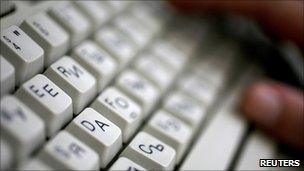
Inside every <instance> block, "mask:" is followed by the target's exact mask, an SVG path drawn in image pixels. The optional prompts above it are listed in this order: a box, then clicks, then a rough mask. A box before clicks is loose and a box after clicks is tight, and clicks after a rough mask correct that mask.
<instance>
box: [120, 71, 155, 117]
mask: <svg viewBox="0 0 304 171" xmlns="http://www.w3.org/2000/svg"><path fill="white" fill-rule="evenodd" d="M116 86H117V87H118V88H120V89H121V90H122V91H123V92H124V93H126V94H127V95H128V96H130V97H131V98H133V99H134V101H136V102H137V103H139V104H140V105H141V107H142V109H143V114H144V116H147V114H148V113H149V112H150V110H151V109H152V107H153V106H154V105H155V103H156V101H157V99H158V98H159V95H160V94H159V91H158V89H157V88H156V87H154V85H152V83H150V82H149V81H148V80H147V79H146V78H144V77H142V76H141V75H139V74H138V73H137V72H135V71H133V70H126V71H124V72H123V73H122V74H121V75H120V76H119V77H118V78H117V80H116Z"/></svg>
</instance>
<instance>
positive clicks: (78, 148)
mask: <svg viewBox="0 0 304 171" xmlns="http://www.w3.org/2000/svg"><path fill="white" fill-rule="evenodd" d="M38 158H39V159H41V160H42V161H44V162H46V163H47V164H48V165H50V166H51V167H53V168H54V169H56V170H99V163H98V161H99V157H98V154H97V153H96V152H95V151H93V150H92V149H91V148H90V147H88V146H87V145H86V144H84V143H83V142H81V141H80V140H78V139H77V138H76V137H74V136H73V135H71V134H70V133H68V132H66V131H61V132H60V133H59V134H57V135H56V137H54V138H53V139H52V140H51V141H49V142H48V143H47V144H46V146H44V148H43V149H42V151H40V153H39V154H38Z"/></svg>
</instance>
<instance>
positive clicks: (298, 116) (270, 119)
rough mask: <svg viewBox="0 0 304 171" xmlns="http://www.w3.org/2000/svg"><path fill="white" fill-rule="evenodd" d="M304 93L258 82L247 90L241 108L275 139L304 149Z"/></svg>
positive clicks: (266, 82)
mask: <svg viewBox="0 0 304 171" xmlns="http://www.w3.org/2000/svg"><path fill="white" fill-rule="evenodd" d="M303 101H304V99H303V92H301V91H299V90H296V89H294V88H292V87H289V86H287V85H284V84H282V83H277V82H274V81H269V80H268V81H261V82H257V83H255V84H253V85H251V86H250V87H248V89H247V90H246V91H245V93H244V96H243V98H242V102H241V109H242V111H243V112H244V113H245V115H246V116H247V117H248V118H249V119H251V120H252V121H253V122H254V123H256V124H257V125H258V126H260V127H261V128H262V129H264V130H266V131H267V132H268V133H269V134H271V135H273V136H274V137H275V138H277V139H279V140H281V141H282V142H284V143H287V144H289V145H291V146H293V147H296V148H298V149H301V150H303V149H304V111H303V110H304V109H303V107H304V106H303V103H304V102H303Z"/></svg>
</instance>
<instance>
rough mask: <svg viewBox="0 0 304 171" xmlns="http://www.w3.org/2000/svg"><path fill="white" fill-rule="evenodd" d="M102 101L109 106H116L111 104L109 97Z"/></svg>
mask: <svg viewBox="0 0 304 171" xmlns="http://www.w3.org/2000/svg"><path fill="white" fill-rule="evenodd" d="M104 101H105V102H106V103H108V104H109V105H110V106H112V107H113V108H114V109H116V107H115V106H114V104H113V101H111V100H110V99H109V98H105V99H104Z"/></svg>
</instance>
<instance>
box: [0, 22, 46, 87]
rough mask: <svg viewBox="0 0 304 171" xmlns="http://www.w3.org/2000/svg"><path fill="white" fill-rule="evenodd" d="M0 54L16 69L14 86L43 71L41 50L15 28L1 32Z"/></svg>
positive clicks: (11, 27)
mask: <svg viewBox="0 0 304 171" xmlns="http://www.w3.org/2000/svg"><path fill="white" fill-rule="evenodd" d="M1 53H2V55H3V57H4V58H6V59H7V60H8V61H9V62H10V63H11V64H12V65H13V66H14V67H15V69H16V85H19V84H20V83H22V82H24V81H26V80H28V79H30V78H31V77H32V76H34V75H35V74H37V73H40V72H41V71H42V69H43V61H44V57H43V55H44V51H43V49H42V48H41V47H40V46H39V45H38V44H37V43H36V42H34V41H33V40H32V39H31V38H30V37H29V36H28V35H26V34H25V33H24V32H23V31H22V30H21V29H20V28H19V27H17V26H14V25H13V26H10V27H9V28H7V29H5V30H3V31H2V32H1Z"/></svg>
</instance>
